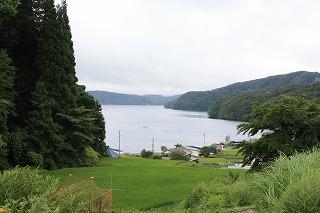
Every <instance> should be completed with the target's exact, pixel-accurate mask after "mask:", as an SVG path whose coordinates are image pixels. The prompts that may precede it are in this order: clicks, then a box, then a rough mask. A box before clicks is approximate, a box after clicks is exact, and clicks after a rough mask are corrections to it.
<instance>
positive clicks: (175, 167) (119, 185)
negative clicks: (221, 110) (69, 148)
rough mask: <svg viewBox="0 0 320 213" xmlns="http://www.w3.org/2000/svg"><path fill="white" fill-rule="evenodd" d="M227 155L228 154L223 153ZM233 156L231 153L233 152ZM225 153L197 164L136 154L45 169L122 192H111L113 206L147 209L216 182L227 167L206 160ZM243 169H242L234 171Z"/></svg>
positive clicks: (225, 173)
mask: <svg viewBox="0 0 320 213" xmlns="http://www.w3.org/2000/svg"><path fill="white" fill-rule="evenodd" d="M225 155H226V156H229V155H230V154H227V153H226V154H225ZM233 156H234V155H233ZM223 157H224V155H222V156H220V157H217V158H210V159H203V158H201V160H200V165H197V164H192V163H186V162H181V161H171V160H153V159H144V158H138V157H128V156H126V157H122V158H121V159H110V158H105V159H103V160H102V162H101V165H100V166H98V167H84V168H68V169H60V170H55V171H49V172H44V173H45V174H48V175H52V176H55V177H59V178H61V180H62V181H63V180H64V179H66V178H67V177H68V174H69V173H72V174H73V175H75V176H77V177H79V178H90V177H94V178H95V180H96V182H97V185H98V187H100V188H110V187H111V175H112V188H114V189H123V190H125V191H114V194H113V207H114V208H115V209H119V208H122V209H148V208H150V207H152V206H156V205H161V204H163V203H166V202H170V201H176V202H179V201H181V200H183V199H185V198H186V196H187V195H188V194H189V193H190V192H191V190H192V189H193V187H194V186H195V185H196V184H198V183H200V182H209V181H219V179H220V178H224V177H225V176H226V175H227V174H228V173H229V170H227V169H221V168H216V166H208V165H206V166H205V163H208V162H209V163H210V162H212V163H214V164H216V163H219V161H220V162H221V163H222V164H223V163H225V162H226V161H229V160H228V159H225V158H223ZM237 172H243V171H237Z"/></svg>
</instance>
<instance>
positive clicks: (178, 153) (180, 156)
mask: <svg viewBox="0 0 320 213" xmlns="http://www.w3.org/2000/svg"><path fill="white" fill-rule="evenodd" d="M169 157H170V159H171V160H189V159H190V157H189V156H188V155H186V153H185V152H184V151H183V150H179V149H173V150H171V151H170V153H169Z"/></svg>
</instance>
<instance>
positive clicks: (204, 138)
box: [203, 132, 206, 146]
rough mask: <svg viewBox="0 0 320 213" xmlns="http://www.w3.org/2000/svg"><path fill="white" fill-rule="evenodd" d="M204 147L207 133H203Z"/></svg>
mask: <svg viewBox="0 0 320 213" xmlns="http://www.w3.org/2000/svg"><path fill="white" fill-rule="evenodd" d="M203 146H206V133H205V132H204V133H203Z"/></svg>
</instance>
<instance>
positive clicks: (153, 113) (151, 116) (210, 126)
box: [102, 105, 247, 153]
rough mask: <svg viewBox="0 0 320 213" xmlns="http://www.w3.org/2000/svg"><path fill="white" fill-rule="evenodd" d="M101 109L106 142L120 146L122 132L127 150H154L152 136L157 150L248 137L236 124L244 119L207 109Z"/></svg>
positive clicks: (122, 138) (146, 107)
mask: <svg viewBox="0 0 320 213" xmlns="http://www.w3.org/2000/svg"><path fill="white" fill-rule="evenodd" d="M102 109H103V114H104V116H105V119H106V130H107V138H106V142H107V144H108V145H110V147H112V148H118V132H119V131H120V132H121V150H122V151H124V152H131V153H138V152H140V151H141V150H142V149H143V148H145V149H149V150H151V149H152V141H153V138H154V147H155V150H156V151H159V150H160V146H162V145H165V146H167V147H168V148H170V147H173V146H174V145H175V144H177V143H180V144H183V145H185V146H188V145H193V146H203V144H204V142H205V143H206V145H208V144H212V143H219V142H223V141H224V140H225V137H226V136H227V135H229V136H230V137H231V140H243V139H247V137H246V136H244V135H237V128H236V127H237V125H238V124H240V123H241V122H236V121H225V120H215V119H208V118H207V113H206V112H190V111H179V110H170V109H165V108H164V107H163V106H127V105H122V106H120V105H104V106H102ZM204 134H205V137H204ZM204 139H205V141H204Z"/></svg>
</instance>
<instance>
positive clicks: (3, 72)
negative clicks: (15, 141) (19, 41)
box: [0, 49, 15, 170]
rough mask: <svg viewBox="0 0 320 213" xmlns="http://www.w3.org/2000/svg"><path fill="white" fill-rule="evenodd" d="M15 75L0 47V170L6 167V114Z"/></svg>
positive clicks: (11, 95)
mask: <svg viewBox="0 0 320 213" xmlns="http://www.w3.org/2000/svg"><path fill="white" fill-rule="evenodd" d="M14 77H15V67H13V66H12V61H11V59H10V58H9V56H8V55H7V53H6V51H5V50H3V49H0V170H3V169H5V168H7V167H8V161H7V157H8V156H7V155H8V153H7V142H6V140H5V137H6V134H7V130H8V128H7V120H8V115H9V114H10V113H12V112H13V109H14V103H13V100H14V90H13V82H14Z"/></svg>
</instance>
